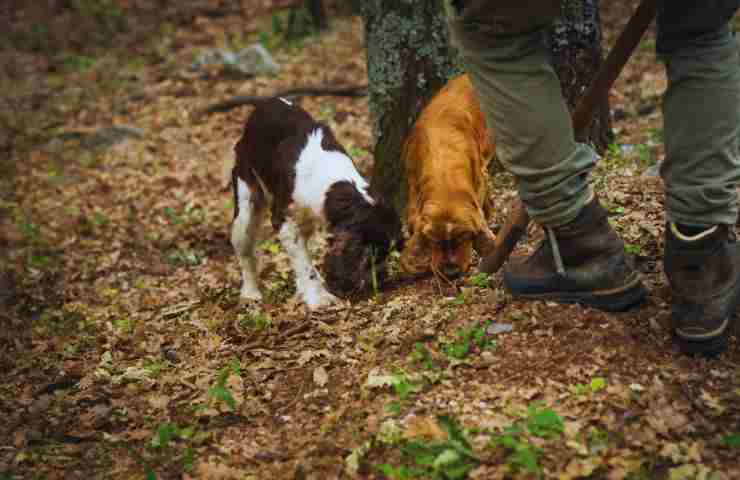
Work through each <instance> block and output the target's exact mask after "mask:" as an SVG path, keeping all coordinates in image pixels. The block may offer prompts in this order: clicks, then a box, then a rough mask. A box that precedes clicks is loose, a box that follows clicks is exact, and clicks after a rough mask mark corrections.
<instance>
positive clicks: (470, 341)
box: [441, 324, 496, 360]
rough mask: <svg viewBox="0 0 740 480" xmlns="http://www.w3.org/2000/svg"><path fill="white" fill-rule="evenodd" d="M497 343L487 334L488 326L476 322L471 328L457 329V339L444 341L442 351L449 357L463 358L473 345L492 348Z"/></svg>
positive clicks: (480, 347)
mask: <svg viewBox="0 0 740 480" xmlns="http://www.w3.org/2000/svg"><path fill="white" fill-rule="evenodd" d="M495 345H496V342H495V340H493V339H490V338H488V336H487V335H486V326H484V325H480V324H475V325H473V326H472V327H469V328H461V329H459V330H458V331H457V341H454V342H448V343H442V345H441V347H442V352H443V353H444V354H445V355H446V356H447V357H449V358H453V359H456V360H463V359H464V358H465V357H467V356H468V354H469V353H470V351H471V349H472V348H473V347H478V348H479V349H481V350H482V349H485V348H491V347H494V346H495Z"/></svg>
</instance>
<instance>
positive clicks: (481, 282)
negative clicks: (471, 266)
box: [470, 272, 491, 288]
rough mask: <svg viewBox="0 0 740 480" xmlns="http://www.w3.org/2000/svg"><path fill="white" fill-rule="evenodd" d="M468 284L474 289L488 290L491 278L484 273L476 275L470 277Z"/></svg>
mask: <svg viewBox="0 0 740 480" xmlns="http://www.w3.org/2000/svg"><path fill="white" fill-rule="evenodd" d="M470 283H471V285H473V286H474V287H480V288H488V287H489V286H490V284H491V276H490V275H488V274H487V273H484V272H480V273H476V274H475V275H473V276H472V277H470Z"/></svg>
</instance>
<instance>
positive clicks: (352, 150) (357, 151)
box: [349, 145, 370, 159]
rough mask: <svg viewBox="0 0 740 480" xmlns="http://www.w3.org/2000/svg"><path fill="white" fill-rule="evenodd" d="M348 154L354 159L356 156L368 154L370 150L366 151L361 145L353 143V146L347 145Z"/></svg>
mask: <svg viewBox="0 0 740 480" xmlns="http://www.w3.org/2000/svg"><path fill="white" fill-rule="evenodd" d="M349 154H350V156H351V157H352V158H355V159H356V158H358V157H364V156H368V155H370V152H368V151H367V150H365V149H364V148H362V147H358V146H355V145H353V146H351V147H349Z"/></svg>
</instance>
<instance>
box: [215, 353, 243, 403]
mask: <svg viewBox="0 0 740 480" xmlns="http://www.w3.org/2000/svg"><path fill="white" fill-rule="evenodd" d="M231 375H236V376H237V377H240V376H241V363H240V362H239V360H236V359H234V360H232V361H231V363H229V365H227V366H225V367H223V368H222V369H221V370H219V372H218V376H217V377H216V383H215V385H214V386H213V387H211V389H210V390H208V399H209V402H210V403H211V404H212V405H217V404H219V403H225V404H226V405H228V406H229V408H231V410H236V400H235V399H234V396H233V395H232V394H231V391H229V389H228V387H227V386H226V382H227V381H228V380H229V377H230V376H231Z"/></svg>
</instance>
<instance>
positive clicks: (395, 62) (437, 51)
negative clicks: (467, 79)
mask: <svg viewBox="0 0 740 480" xmlns="http://www.w3.org/2000/svg"><path fill="white" fill-rule="evenodd" d="M362 17H363V21H364V26H365V43H366V50H367V64H368V80H369V81H368V93H369V96H370V114H371V119H372V125H373V136H374V139H375V147H374V151H373V153H374V157H375V164H374V169H373V174H372V180H371V182H370V184H371V188H372V189H373V190H374V191H376V192H378V193H379V194H380V195H381V196H382V197H383V198H386V199H388V201H390V202H391V203H392V204H393V205H394V207H395V208H396V210H397V211H398V212H399V213H402V212H403V210H404V209H405V206H406V195H407V192H406V172H405V168H404V165H403V162H402V161H401V149H402V147H403V142H404V140H405V138H406V136H407V134H408V132H409V130H410V129H411V126H412V125H413V123H414V121H415V120H416V117H417V116H418V115H419V113H420V111H421V109H422V108H423V106H424V105H425V104H426V103H427V102H428V101H429V99H430V98H431V96H432V95H434V93H436V92H437V90H439V89H440V88H441V87H442V86H443V85H444V84H445V83H446V82H447V80H448V79H449V78H450V77H452V76H453V75H454V74H455V73H459V72H460V71H461V70H460V68H459V62H458V61H457V56H456V55H455V53H454V49H453V48H452V47H451V46H450V44H449V41H448V36H447V24H446V20H445V14H444V5H443V0H405V1H403V2H399V1H398V0H367V1H365V2H363V4H362Z"/></svg>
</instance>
